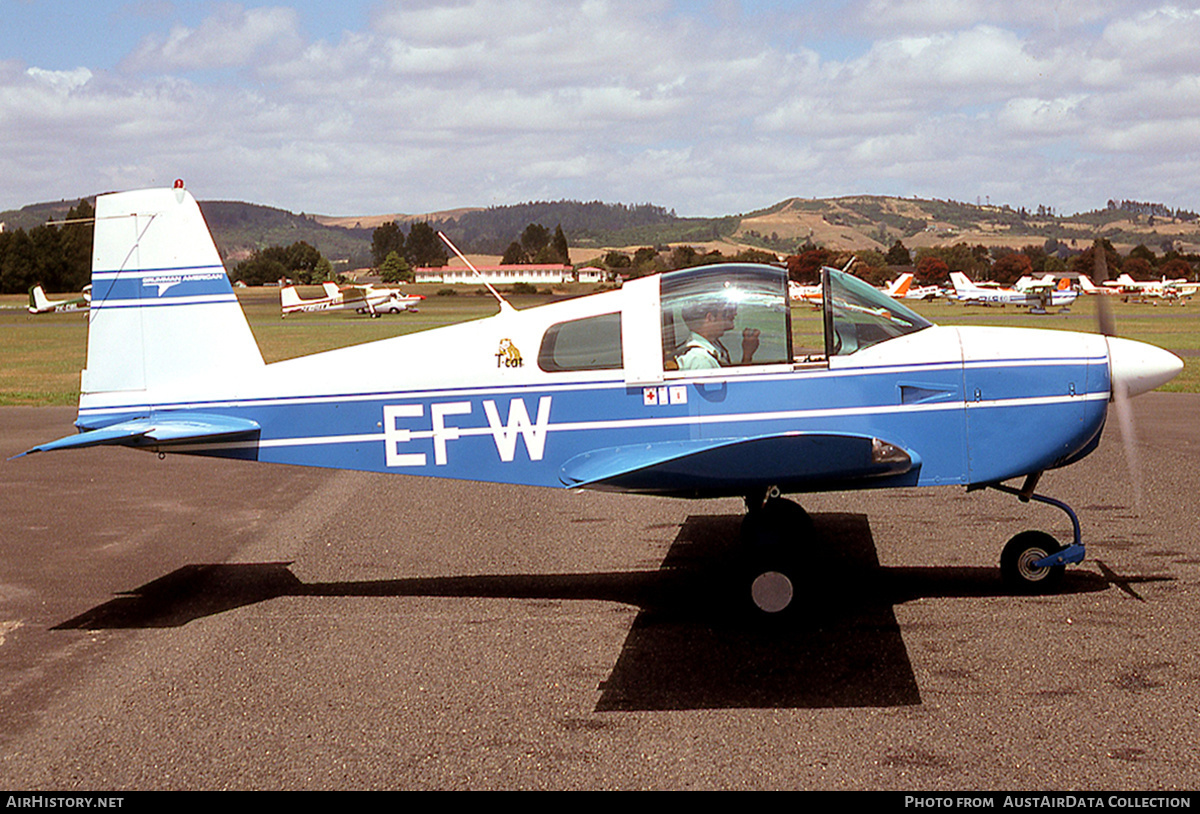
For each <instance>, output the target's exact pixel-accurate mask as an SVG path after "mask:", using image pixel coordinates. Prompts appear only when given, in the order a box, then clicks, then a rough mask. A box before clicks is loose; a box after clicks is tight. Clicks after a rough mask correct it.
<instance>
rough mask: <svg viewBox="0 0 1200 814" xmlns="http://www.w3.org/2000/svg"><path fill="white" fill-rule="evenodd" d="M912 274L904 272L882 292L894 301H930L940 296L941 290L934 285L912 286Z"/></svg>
mask: <svg viewBox="0 0 1200 814" xmlns="http://www.w3.org/2000/svg"><path fill="white" fill-rule="evenodd" d="M913 279H914V278H913V273H912V272H911V271H906V272H904V273H903V274H901V275H900V276H899V277H897V278H896V279H895V280H894V281H893V282H892V284H891V285H890V286H888V287H887V288H885V289H884V290H883V293H884V294H887V295H888V296H889V297H891V298H892V299H894V300H932V299H937V298H938V297H940V296H942V289H941V288H940V287H938V286H936V285H919V286H916V287H914V286H913V284H912V283H913Z"/></svg>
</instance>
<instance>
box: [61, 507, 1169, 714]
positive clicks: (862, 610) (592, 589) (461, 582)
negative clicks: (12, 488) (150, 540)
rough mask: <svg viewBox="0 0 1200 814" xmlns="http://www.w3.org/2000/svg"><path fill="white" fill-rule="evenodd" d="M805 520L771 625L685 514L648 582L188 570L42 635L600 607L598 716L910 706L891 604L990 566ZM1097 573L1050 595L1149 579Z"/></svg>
mask: <svg viewBox="0 0 1200 814" xmlns="http://www.w3.org/2000/svg"><path fill="white" fill-rule="evenodd" d="M812 519H813V524H814V528H815V530H816V532H817V533H816V535H815V539H814V540H812V541H811V542H809V543H807V544H806V545H807V546H808V548H809V550H808V551H807V552H805V553H804V565H805V567H804V570H803V572H802V578H803V579H804V580H805V582H804V583H803V584H800V585H798V586H797V588H798V590H797V598H796V600H795V601H794V602H793V604H792V606H791V607H790V608H788V610H787V611H785V612H784V613H781V614H776V615H773V616H767V615H764V614H762V613H761V612H758V611H757V610H756V609H754V608H752V606H751V605H750V602H749V591H748V588H747V586H748V581H747V580H748V573H746V572H745V569H744V566H742V565H741V562H742V559H741V558H740V557H739V553H738V546H737V545H736V541H737V540H738V534H739V526H740V523H741V516H726V515H718V516H693V517H689V518H688V520H687V521H686V522H685V523H684V524H683V525H682V527H681V528H680V531H679V534H678V535H677V537H676V539H675V541H674V543H673V544H672V546H671V548H670V550H669V551H668V553H667V556H666V558H665V559H664V561H663V564H662V566H661V567H660V568H659V569H657V570H654V571H622V572H615V573H581V574H511V575H490V576H489V575H481V576H458V577H425V578H413V579H393V580H369V581H358V582H353V581H352V582H314V583H305V582H301V581H300V580H299V579H297V578H296V576H295V575H294V574H292V572H291V571H290V570H289V567H288V566H289V565H290V563H286V562H272V563H250V564H211V565H210V564H193V565H186V566H184V567H182V568H179V569H177V570H175V571H173V572H171V573H170V574H167V575H165V576H163V577H160V578H159V579H156V580H153V581H152V582H149V583H147V584H145V585H143V586H141V587H140V588H137V589H135V590H132V591H128V592H124V593H122V594H120V595H119V596H117V597H116V598H115V599H112V600H110V601H108V602H105V603H104V604H102V605H99V606H97V607H95V608H92V609H91V610H88V611H86V612H84V613H83V614H81V615H79V616H76V617H75V618H73V619H69V620H67V621H65V622H63V623H61V624H59V625H57V626H55V628H54V629H55V630H69V629H83V630H97V629H106V628H152V627H176V626H180V625H184V624H186V623H188V622H190V621H192V620H194V619H200V618H203V617H205V616H211V615H214V614H217V613H221V612H223V611H227V610H232V609H234V608H238V607H243V606H246V605H252V604H255V603H257V602H262V601H264V600H268V599H273V598H276V597H281V596H313V597H316V596H337V597H356V596H357V597H422V596H426V597H432V596H441V597H484V598H492V597H494V598H508V599H561V600H604V601H612V602H621V603H625V604H629V605H633V606H635V607H637V608H640V613H639V614H638V615H637V618H636V619H635V620H634V623H633V625H632V627H631V629H630V632H629V635H628V636H627V638H626V640H625V644H624V646H623V648H622V650H621V654H620V656H619V657H618V659H617V662H616V664H615V665H614V666H613V669H612V672H611V674H610V675H609V678H608V679H607V680H606V681H605V682H603V684H602V685H601V687H600V688H599V689H600V691H601V696H600V699H599V701H598V703H597V707H596V709H597V711H615V710H668V709H721V708H764V707H781V708H815V707H877V706H902V705H911V704H919V703H921V696H920V691H919V689H918V687H917V683H916V678H915V676H914V674H913V670H912V665H911V663H910V662H909V658H908V652H907V650H906V649H905V646H904V641H903V639H902V637H901V635H900V627H899V625H898V623H897V621H896V616H895V613H894V610H893V608H894V606H895V605H896V604H897V603H901V602H907V601H910V600H913V599H917V598H921V597H989V596H1006V595H1008V594H1009V593H1010V592H1009V591H1008V589H1006V588H1005V586H1004V585H1003V583H1002V582H1001V580H1000V574H999V569H998V568H994V567H991V568H984V567H960V568H946V567H924V568H922V567H915V568H891V567H883V566H881V565H880V564H879V560H878V557H877V556H876V552H875V542H874V539H873V538H872V535H871V529H870V525H869V523H868V522H867V517H866V516H865V515H860V514H842V513H828V514H814V515H813V517H812ZM828 541H836V543H831V542H828ZM1101 565H1102V564H1101ZM1102 569H1103V570H1104V575H1103V576H1102V575H1098V574H1095V573H1091V572H1088V571H1084V570H1081V569H1075V570H1071V571H1068V573H1067V577H1066V579H1065V580H1064V582H1063V586H1062V589H1061V590H1062V591H1063V592H1067V593H1080V592H1089V591H1100V590H1104V589H1105V588H1107V587H1109V586H1110V585H1117V586H1118V587H1120V588H1121V589H1122V590H1125V591H1126V592H1127V593H1132V594H1133V595H1134V596H1135V598H1137V597H1136V594H1135V593H1133V592H1132V589H1131V588H1130V583H1132V582H1139V581H1147V580H1152V579H1156V578H1155V577H1128V578H1123V579H1116V578H1115V576H1114V575H1111V572H1109V571H1108V570H1107V569H1106V568H1103V565H1102ZM732 577H737V578H732ZM735 586H736V588H737V590H735Z"/></svg>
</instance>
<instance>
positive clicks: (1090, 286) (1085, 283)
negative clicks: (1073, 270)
mask: <svg viewBox="0 0 1200 814" xmlns="http://www.w3.org/2000/svg"><path fill="white" fill-rule="evenodd" d="M1079 288H1080V290H1081V291H1083V293H1084V294H1088V295H1092V296H1095V295H1099V294H1106V295H1108V296H1115V295H1117V294H1120V293H1121V292H1120V291H1118V290H1117V289H1115V288H1112V287H1111V286H1107V285H1096V284H1094V283H1093V282H1092V278H1091V277H1088V276H1087V275H1086V274H1080V275H1079Z"/></svg>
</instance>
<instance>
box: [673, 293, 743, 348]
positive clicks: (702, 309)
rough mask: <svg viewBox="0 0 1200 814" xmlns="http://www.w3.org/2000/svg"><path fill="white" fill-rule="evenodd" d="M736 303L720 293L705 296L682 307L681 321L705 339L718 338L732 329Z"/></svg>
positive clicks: (735, 317) (735, 314)
mask: <svg viewBox="0 0 1200 814" xmlns="http://www.w3.org/2000/svg"><path fill="white" fill-rule="evenodd" d="M736 319H737V305H736V304H735V303H733V302H732V301H730V300H729V299H726V298H725V297H722V296H720V295H718V296H713V297H705V298H704V299H703V300H700V301H699V302H694V303H691V304H690V305H686V306H684V308H683V321H684V323H685V324H686V325H687V326H688V328H690V329H691V330H692V331H694V332H696V333H698V334H700V335H701V336H703V337H704V338H705V339H719V338H720V337H721V335H722V334H724V333H725V332H726V331H729V330H732V329H733V323H734V320H736Z"/></svg>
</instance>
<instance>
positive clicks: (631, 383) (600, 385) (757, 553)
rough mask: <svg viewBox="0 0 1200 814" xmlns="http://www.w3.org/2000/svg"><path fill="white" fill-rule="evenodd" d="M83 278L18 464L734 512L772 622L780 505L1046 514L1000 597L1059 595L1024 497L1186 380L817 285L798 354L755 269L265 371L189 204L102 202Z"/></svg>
mask: <svg viewBox="0 0 1200 814" xmlns="http://www.w3.org/2000/svg"><path fill="white" fill-rule="evenodd" d="M167 277H170V278H172V279H174V280H175V281H176V282H175V283H174V284H173V285H169V286H165V287H163V286H159V285H158V284H157V283H156V281H158V280H161V279H164V278H167ZM92 280H93V297H92V309H91V311H90V315H89V320H88V321H89V332H88V355H87V369H86V370H85V371H84V372H83V376H82V377H81V384H82V388H81V389H82V392H81V395H80V400H79V413H78V419H77V421H76V427H77V430H78V432H77V433H76V434H74V435H70V436H67V437H65V438H62V439H59V440H57V441H52V442H49V443H45V444H42V445H39V446H37V447H34V448H33V449H31V450H29V452H30V453H33V452H42V451H49V450H63V449H72V448H81V447H92V446H97V445H121V446H128V447H134V448H138V449H145V450H151V451H159V452H162V453H166V452H181V453H189V454H198V455H211V456H223V457H228V458H240V459H246V460H252V461H262V462H274V463H287V464H301V465H307V466H320V467H337V468H345V469H356V470H367V471H374V472H398V473H409V474H414V475H433V476H441V477H447V478H460V479H467V480H477V481H495V482H503V483H514V484H527V485H536V486H544V487H560V488H562V487H565V488H569V489H599V490H608V491H617V492H633V493H643V494H652V495H664V496H674V497H682V498H707V497H721V496H737V497H742V498H744V500H745V503H746V507H747V516H746V520H745V522H744V524H743V536H744V538H745V539H744V541H743V545H744V546H745V547H746V549H747V550H748V551H751V552H754V553H753V554H751V555H749V556H748V561H750V562H753V563H756V565H755V567H754V569H753V572H752V573H751V572H746V573H745V574H744V576H743V577H739V579H742V580H743V581H741V582H740V583H739V584H740V585H742V590H743V591H744V592H745V593H744V595H745V596H746V597H747V598H753V600H754V603H755V604H757V606H758V607H759V608H761V609H762V610H764V611H771V612H774V611H779V610H781V609H783V608H786V607H788V606H789V604H790V603H791V602H792V597H793V591H794V580H796V579H798V578H800V577H802V576H803V575H804V573H805V568H804V560H803V558H804V554H805V551H806V549H805V547H804V546H803V545H802V543H803V541H804V538H805V535H806V534H809V533H811V532H810V529H811V526H810V525H808V523H807V516H806V515H805V514H804V513H803V510H802V509H800V507H799V506H797V505H796V504H795V503H792V502H791V501H789V500H787V499H785V498H783V497H781V495H782V494H785V493H793V494H794V493H802V492H812V491H829V490H854V489H883V488H888V487H913V486H935V485H942V486H945V485H959V486H966V487H967V488H968V489H977V488H983V487H994V488H997V489H1001V490H1003V491H1006V492H1011V493H1013V494H1019V495H1020V496H1021V497H1022V499H1024V500H1029V499H1033V500H1037V501H1041V502H1044V503H1048V504H1051V505H1054V506H1057V507H1059V508H1060V509H1062V510H1063V511H1065V512H1066V513H1067V514H1068V515H1069V516H1070V518H1071V520H1072V526H1073V529H1074V531H1073V539H1072V541H1071V542H1070V544H1068V545H1067V546H1065V547H1064V546H1062V545H1060V543H1059V542H1058V541H1057V540H1055V539H1054V538H1053V537H1051V536H1050V535H1048V534H1045V533H1042V532H1023V533H1021V534H1018V535H1017V536H1016V537H1014V538H1013V539H1012V540H1010V541H1009V543H1008V544H1007V545H1006V546H1005V547H1004V551H1003V553H1002V555H1001V571H1002V573H1003V574H1004V576H1005V577H1006V579H1007V580H1009V582H1010V583H1011V584H1012V585H1013V586H1014V588H1015V589H1018V590H1022V591H1031V592H1036V591H1040V590H1048V589H1050V588H1051V587H1053V586H1054V585H1055V583H1056V582H1057V581H1058V580H1059V579H1060V578H1061V577H1062V575H1063V571H1064V568H1065V566H1066V565H1067V564H1069V563H1076V562H1079V561H1080V560H1081V559H1082V558H1083V555H1084V548H1083V544H1082V540H1081V533H1080V524H1079V520H1078V518H1077V517H1076V515H1075V513H1074V512H1073V511H1072V510H1071V509H1070V507H1068V506H1066V505H1065V504H1063V503H1061V502H1059V501H1056V500H1054V499H1053V498H1049V497H1045V496H1043V495H1040V494H1036V493H1035V492H1034V488H1035V484H1036V483H1037V481H1038V478H1039V476H1040V475H1041V473H1043V472H1044V471H1046V470H1050V469H1053V468H1055V467H1061V466H1066V465H1069V464H1072V463H1074V462H1076V461H1078V460H1080V459H1081V458H1083V457H1084V456H1085V455H1087V454H1088V453H1090V452H1091V451H1092V450H1093V449H1095V448H1096V446H1097V444H1098V443H1099V440H1100V435H1101V431H1102V430H1103V428H1104V424H1105V417H1106V414H1107V407H1108V402H1109V400H1110V398H1111V397H1112V396H1113V394H1114V391H1115V392H1117V393H1122V392H1128V393H1129V394H1136V393H1140V392H1143V391H1146V390H1150V389H1153V388H1155V387H1157V386H1159V385H1161V384H1163V383H1164V382H1166V381H1168V380H1170V379H1171V378H1172V377H1173V376H1175V375H1176V374H1177V373H1178V372H1179V370H1180V369H1181V368H1182V362H1180V360H1179V359H1178V358H1176V357H1175V356H1174V355H1172V354H1170V353H1168V352H1166V351H1163V350H1160V349H1158V348H1155V347H1152V346H1150V345H1146V344H1142V343H1139V342H1132V341H1129V340H1124V339H1117V338H1113V337H1108V336H1102V335H1099V334H1083V333H1068V332H1059V331H1043V330H1033V329H1024V328H991V327H980V326H971V327H941V326H937V325H933V324H931V323H930V322H928V321H927V320H925V319H924V318H922V317H921V316H919V315H918V314H916V313H915V312H913V311H911V310H909V309H908V308H906V307H905V306H904V305H902V304H900V303H898V302H896V301H894V300H892V299H890V298H888V297H886V296H884V295H883V294H882V293H881V292H879V291H877V290H876V289H875V288H873V287H871V286H870V285H868V284H866V283H864V282H863V281H861V280H859V279H857V278H855V277H852V276H850V275H848V274H846V273H843V272H839V271H837V270H834V269H828V268H827V269H824V270H823V271H822V282H821V286H822V290H823V298H822V300H823V323H824V349H823V352H818V353H813V354H810V355H805V356H800V357H796V356H794V355H793V351H792V339H791V331H790V315H791V311H790V308H789V302H788V285H787V277H786V273H785V272H784V270H782V269H779V268H775V267H772V266H761V265H750V264H730V265H718V266H709V267H700V268H692V269H686V270H681V271H675V272H669V273H665V274H660V275H651V276H646V277H641V278H637V279H633V280H629V281H627V282H626V283H625V285H624V286H623V287H622V288H620V289H617V290H614V291H609V292H602V293H598V294H594V295H591V296H587V297H580V298H577V299H571V300H565V301H561V302H556V303H551V304H547V305H542V306H539V307H535V308H529V309H526V310H522V311H519V312H518V311H516V310H515V309H514V308H513V307H512V306H511V305H509V304H508V303H507V302H505V301H504V300H503V299H502V298H501V299H500V309H499V313H498V314H496V315H495V316H492V317H488V318H484V319H480V320H477V321H474V322H468V323H463V324H458V325H451V326H447V327H441V328H436V329H433V330H429V331H425V332H421V333H416V334H409V335H407V336H399V337H394V338H390V339H385V340H381V341H378V342H374V343H370V344H365V345H358V346H354V347H347V348H342V349H338V350H333V351H328V352H325V353H319V354H315V355H312V356H306V357H300V358H296V359H289V360H285V361H281V362H275V363H272V364H264V362H263V358H262V355H261V354H260V352H259V350H258V347H257V345H256V344H255V341H254V337H253V334H252V333H251V332H250V328H249V326H248V323H247V322H246V318H245V316H244V314H243V313H242V310H241V308H240V307H239V305H238V302H237V299H236V297H235V296H234V293H233V290H232V289H231V288H230V285H229V279H228V277H227V276H226V274H225V270H224V268H223V267H222V265H221V259H220V257H219V256H218V254H217V250H216V248H215V246H214V245H213V241H212V238H211V237H210V235H209V233H208V231H207V228H206V226H205V223H204V219H203V218H202V216H201V215H200V210H199V208H198V207H197V206H196V203H195V201H194V199H193V198H192V196H191V195H190V194H189V193H188V192H187V191H185V190H184V189H182V188H181V187H180V188H177V189H163V190H158V189H154V190H142V191H135V192H125V193H113V194H108V195H102V196H100V197H99V198H98V200H97V201H96V233H95V249H94V259H93V268H92ZM722 336H727V338H729V339H730V341H735V344H736V343H739V342H740V345H741V351H742V357H743V358H742V359H741V362H742V363H741V364H732V363H730V362H731V360H729V359H727V358H723V357H726V356H727V354H722V353H721V351H720V348H722V347H723V343H722V341H721V338H722ZM734 337H736V340H734ZM1031 427H1036V428H1037V429H1036V431H1033V432H1031V431H1030V428H1031ZM1014 439H1015V441H1014ZM26 454H28V453H26ZM1013 478H1025V484H1024V487H1023V489H1018V488H1016V487H1014V486H1011V485H1008V484H1006V483H1004V481H1008V480H1010V479H1013ZM739 573H740V572H739ZM747 604H748V605H749V602H747Z"/></svg>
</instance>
